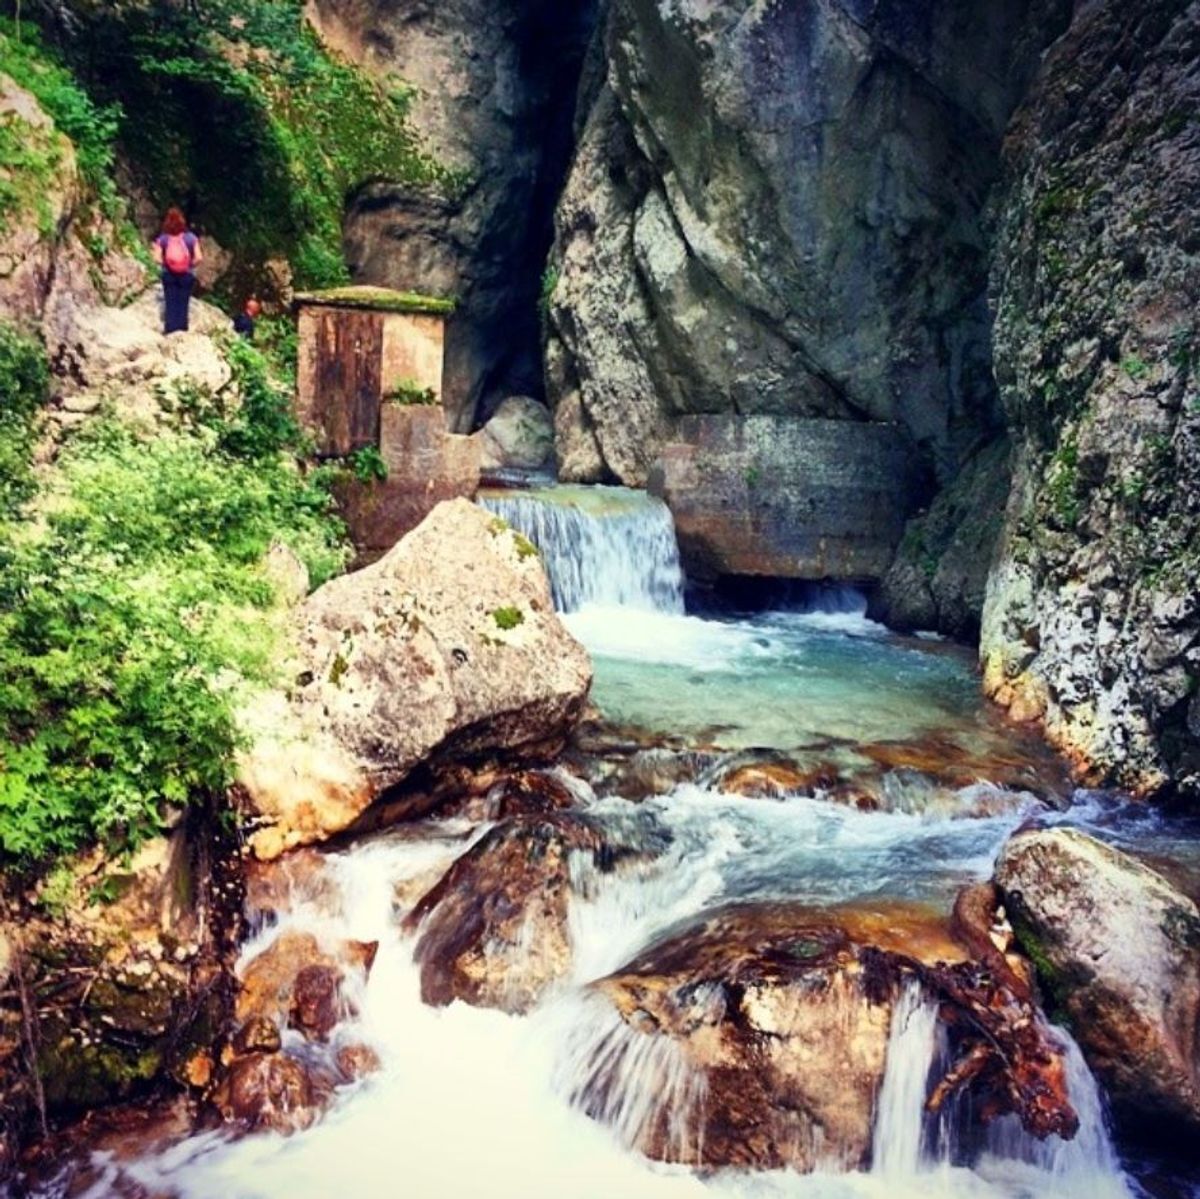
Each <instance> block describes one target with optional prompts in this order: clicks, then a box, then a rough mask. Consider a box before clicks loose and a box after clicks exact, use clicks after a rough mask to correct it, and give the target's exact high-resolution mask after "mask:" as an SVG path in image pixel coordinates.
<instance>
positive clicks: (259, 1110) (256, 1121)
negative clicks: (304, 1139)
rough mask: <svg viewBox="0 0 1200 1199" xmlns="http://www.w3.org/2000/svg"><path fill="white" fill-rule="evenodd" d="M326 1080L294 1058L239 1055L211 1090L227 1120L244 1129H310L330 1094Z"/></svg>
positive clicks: (215, 1101) (291, 1130) (271, 1055)
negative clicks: (240, 1056)
mask: <svg viewBox="0 0 1200 1199" xmlns="http://www.w3.org/2000/svg"><path fill="white" fill-rule="evenodd" d="M330 1090H331V1088H330V1086H329V1083H328V1080H327V1079H324V1078H319V1077H316V1076H314V1075H313V1074H311V1073H310V1071H309V1070H308V1069H307V1068H306V1067H305V1066H304V1065H303V1064H302V1063H301V1062H299V1061H297V1060H296V1059H295V1058H293V1057H289V1056H287V1055H286V1054H282V1053H272V1054H261V1053H255V1054H251V1055H250V1056H248V1057H242V1058H238V1059H237V1061H235V1062H234V1063H233V1065H232V1066H230V1068H229V1072H228V1074H226V1076H225V1078H224V1079H222V1081H221V1082H220V1083H219V1084H218V1086H217V1088H216V1090H215V1091H214V1092H213V1095H212V1105H213V1107H214V1108H215V1109H216V1111H217V1112H218V1113H219V1115H220V1117H221V1119H222V1120H224V1121H225V1122H226V1123H238V1124H241V1125H243V1126H245V1127H246V1128H247V1129H250V1130H253V1131H258V1130H262V1129H271V1130H272V1131H274V1132H283V1133H292V1132H299V1131H301V1130H302V1129H305V1128H309V1127H311V1126H312V1124H313V1123H314V1122H315V1121H316V1119H317V1117H318V1116H319V1115H320V1114H321V1111H322V1109H323V1108H324V1106H325V1104H326V1102H327V1101H328V1099H329V1094H330Z"/></svg>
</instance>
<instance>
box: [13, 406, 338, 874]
mask: <svg viewBox="0 0 1200 1199" xmlns="http://www.w3.org/2000/svg"><path fill="white" fill-rule="evenodd" d="M328 508H329V498H328V495H327V493H325V492H323V491H320V490H317V489H315V488H313V487H312V486H311V484H310V483H309V482H307V481H306V480H305V479H304V478H302V477H301V475H300V474H299V473H298V472H297V471H296V470H295V469H294V468H293V467H291V466H290V465H289V464H288V463H287V462H285V461H284V460H283V459H281V458H279V457H275V458H262V459H259V460H256V461H246V460H242V459H238V458H236V457H233V456H232V455H230V454H228V453H225V452H222V451H221V450H220V448H219V446H218V445H217V444H216V439H215V438H214V437H213V436H211V435H208V436H202V435H198V434H184V435H179V436H171V437H162V438H159V439H158V440H156V441H152V442H148V443H141V442H139V441H138V440H137V439H136V438H135V437H134V436H133V435H132V434H131V433H130V432H129V431H127V430H126V429H124V428H122V427H121V426H119V425H115V424H108V423H106V424H101V425H100V426H99V427H98V428H97V430H96V431H95V432H93V433H92V434H91V435H88V436H85V437H83V438H81V439H80V440H78V441H77V442H76V443H75V444H74V445H73V446H72V447H71V448H70V449H69V450H68V451H67V455H66V457H65V460H64V461H63V462H62V464H61V469H60V471H59V474H58V482H57V486H56V488H55V490H54V492H53V494H52V496H51V497H50V502H49V503H47V504H46V505H45V509H46V517H45V520H44V521H43V522H42V523H41V524H40V525H39V526H37V527H36V529H33V528H26V529H25V530H23V531H21V532H20V533H16V532H13V531H12V530H10V531H9V536H8V537H7V538H5V539H3V540H0V851H2V853H3V854H4V855H8V856H11V857H17V858H22V859H29V860H40V859H44V858H47V857H50V856H53V855H55V854H58V853H62V852H65V851H69V850H73V849H75V848H78V847H79V846H80V845H83V844H86V843H89V842H91V841H93V840H101V841H104V842H106V843H108V844H109V845H110V846H120V847H124V846H128V845H130V844H136V842H137V841H138V840H140V839H141V838H142V837H144V836H146V835H148V834H149V833H151V832H153V831H154V830H155V829H156V828H157V827H158V824H159V819H160V813H161V811H162V806H163V805H164V804H177V805H182V804H185V803H187V802H188V801H189V799H191V798H192V797H194V796H196V795H197V794H199V793H211V792H215V791H218V790H219V789H221V788H223V787H224V786H225V785H226V784H227V783H228V782H229V772H230V762H231V761H232V755H233V752H234V749H235V747H236V735H235V729H234V723H233V716H232V712H233V704H234V701H235V699H236V696H237V694H238V693H239V691H240V690H241V689H242V688H244V687H245V686H247V685H248V684H253V683H256V682H258V683H261V682H266V681H268V680H269V679H270V675H271V654H272V649H273V646H274V645H275V641H276V637H275V633H276V628H277V624H278V609H277V607H276V603H275V590H274V587H273V585H272V583H271V582H270V580H269V578H268V577H267V575H266V574H265V573H264V570H263V566H262V562H263V558H264V555H265V554H266V552H267V550H268V549H269V548H270V546H271V545H272V544H273V543H274V542H276V541H283V542H285V543H286V544H288V545H289V546H290V547H291V548H292V549H293V550H294V551H295V552H296V553H297V554H298V555H299V556H300V557H301V559H302V560H304V562H305V564H306V565H307V566H308V568H309V570H310V572H311V576H312V578H313V579H314V580H315V581H318V582H319V581H320V580H322V579H323V578H325V577H327V576H328V575H329V574H330V573H332V572H333V571H335V570H336V569H338V568H339V566H340V565H341V563H342V561H343V560H344V559H343V555H342V552H341V548H340V544H339V540H338V530H337V527H336V526H335V525H334V523H333V522H332V521H331V519H330V518H329V517H328V515H327V512H328Z"/></svg>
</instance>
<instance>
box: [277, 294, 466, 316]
mask: <svg viewBox="0 0 1200 1199" xmlns="http://www.w3.org/2000/svg"><path fill="white" fill-rule="evenodd" d="M295 304H296V306H297V307H302V306H303V305H305V304H309V305H316V306H319V307H325V308H366V309H370V310H371V311H374V312H409V313H418V314H425V315H430V316H449V315H450V314H451V313H452V312H453V311H454V310H455V308H456V307H457V301H455V300H452V299H445V298H444V297H441V296H423V295H420V294H418V293H417V292H414V291H393V290H392V289H391V288H387V287H329V288H325V289H323V290H321V291H305V292H299V293H297V295H296V299H295Z"/></svg>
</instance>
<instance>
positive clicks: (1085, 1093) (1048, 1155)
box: [978, 1029, 1130, 1199]
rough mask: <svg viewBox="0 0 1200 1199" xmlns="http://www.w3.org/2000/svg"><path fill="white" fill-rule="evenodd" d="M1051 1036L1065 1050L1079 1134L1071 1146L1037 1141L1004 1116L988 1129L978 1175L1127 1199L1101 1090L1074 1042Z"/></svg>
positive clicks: (1089, 1198)
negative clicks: (1033, 1178) (1025, 1177)
mask: <svg viewBox="0 0 1200 1199" xmlns="http://www.w3.org/2000/svg"><path fill="white" fill-rule="evenodd" d="M1055 1031H1056V1033H1057V1035H1058V1036H1059V1038H1060V1039H1061V1040H1062V1041H1063V1043H1064V1045H1065V1047H1066V1064H1067V1088H1068V1093H1069V1094H1070V1096H1071V1102H1072V1104H1074V1107H1075V1112H1076V1114H1077V1115H1078V1116H1079V1132H1078V1133H1076V1134H1075V1137H1074V1139H1073V1140H1070V1141H1064V1140H1061V1139H1060V1138H1058V1137H1047V1138H1046V1140H1044V1141H1039V1140H1037V1138H1035V1137H1032V1136H1030V1135H1029V1133H1027V1132H1026V1131H1025V1130H1024V1129H1023V1128H1022V1127H1021V1123H1020V1121H1019V1120H1018V1119H1017V1118H1016V1117H1015V1116H1005V1117H1003V1119H1000V1120H996V1121H994V1122H993V1123H992V1124H991V1125H990V1127H989V1128H988V1131H987V1138H986V1142H985V1147H984V1156H983V1158H982V1159H981V1161H980V1163H979V1166H978V1169H979V1172H980V1173H981V1174H983V1175H984V1176H985V1177H989V1178H992V1177H995V1178H998V1179H1002V1180H1004V1181H1009V1180H1012V1179H1013V1178H1014V1176H1020V1175H1022V1174H1031V1175H1040V1176H1041V1177H1042V1178H1046V1177H1047V1176H1048V1177H1049V1179H1050V1180H1052V1187H1051V1188H1047V1190H1050V1189H1052V1190H1053V1193H1054V1194H1055V1195H1061V1196H1064V1197H1067V1196H1070V1197H1071V1199H1130V1190H1129V1187H1128V1186H1127V1185H1126V1183H1125V1180H1124V1178H1123V1176H1122V1174H1121V1165H1120V1159H1119V1158H1118V1157H1117V1151H1116V1150H1115V1149H1114V1148H1113V1144H1112V1140H1111V1138H1110V1137H1109V1135H1108V1127H1107V1125H1106V1122H1105V1117H1104V1102H1103V1099H1102V1098H1101V1095H1100V1088H1099V1087H1098V1086H1097V1085H1096V1080H1095V1078H1093V1077H1092V1072H1091V1071H1090V1070H1089V1069H1088V1066H1087V1063H1086V1062H1085V1061H1084V1060H1083V1053H1082V1051H1081V1050H1080V1048H1079V1046H1078V1045H1077V1044H1076V1043H1075V1041H1074V1039H1073V1038H1072V1037H1071V1036H1070V1035H1069V1034H1068V1033H1066V1032H1065V1031H1064V1030H1062V1029H1056V1030H1055Z"/></svg>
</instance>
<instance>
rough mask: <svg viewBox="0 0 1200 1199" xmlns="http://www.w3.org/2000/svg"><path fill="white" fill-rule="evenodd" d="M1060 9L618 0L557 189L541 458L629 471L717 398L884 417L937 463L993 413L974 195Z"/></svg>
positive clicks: (753, 405) (632, 476) (752, 408)
mask: <svg viewBox="0 0 1200 1199" xmlns="http://www.w3.org/2000/svg"><path fill="white" fill-rule="evenodd" d="M1064 9H1065V6H1064V5H1061V4H1056V3H1029V2H1026V0H1018V2H1009V3H1003V4H992V5H987V6H968V7H966V8H964V6H962V5H956V4H946V3H919V4H915V5H914V4H912V3H905V4H900V3H888V2H883V3H857V2H853V3H852V2H848V0H821V2H820V3H813V4H803V5H795V4H773V5H764V4H754V3H749V2H748V0H722V2H719V3H715V4H714V3H698V2H691V0H679V2H677V3H673V4H669V5H662V4H657V3H652V2H651V0H614V2H613V3H612V5H611V9H610V12H609V14H608V20H607V25H606V28H605V31H604V50H605V57H606V61H607V73H606V76H605V78H604V81H603V85H602V86H601V88H600V90H599V92H598V94H597V95H596V97H595V99H594V100H593V101H592V102H591V104H590V107H589V109H588V110H587V112H586V117H585V121H584V124H583V129H582V134H581V142H580V146H579V150H578V154H577V156H576V160H575V164H574V167H573V169H572V172H571V175H570V179H569V181H568V183H567V187H566V192H565V195H564V197H563V199H562V201H561V203H560V205H559V209H558V215H557V242H556V246H555V253H554V265H553V271H554V272H555V273H556V280H557V281H556V286H555V287H554V290H553V294H552V296H551V298H550V303H549V311H550V318H551V336H550V345H549V351H548V375H549V381H550V391H551V394H552V396H553V397H554V398H555V400H556V401H557V404H558V417H559V422H558V423H559V440H560V459H561V462H562V467H563V473H564V474H566V475H568V476H570V477H572V478H580V479H595V478H598V477H600V476H602V475H604V474H606V473H609V474H612V475H615V476H616V477H617V478H619V479H621V480H622V481H624V482H627V483H632V484H635V485H637V484H640V483H642V482H643V481H644V480H645V478H646V476H647V473H648V471H649V469H650V466H651V464H652V463H653V462H654V460H655V458H656V456H657V454H658V451H659V449H660V448H661V446H662V444H663V442H664V440H666V439H667V438H668V437H669V436H670V435H671V431H672V427H673V423H674V420H675V418H676V417H678V416H679V415H681V414H685V413H706V412H734V413H739V414H747V415H748V414H763V413H770V414H777V415H780V414H782V415H789V416H803V417H830V418H834V419H841V420H870V421H878V422H894V423H895V424H896V425H897V426H898V428H897V435H898V436H902V437H905V438H907V439H909V440H911V442H912V443H914V444H915V446H916V447H918V448H919V450H920V451H921V454H922V456H923V458H924V461H925V464H926V466H927V467H928V468H929V469H930V470H931V472H933V473H935V474H937V475H939V476H941V477H943V478H947V477H951V476H952V475H953V474H954V473H955V471H956V469H957V467H958V465H959V464H960V463H961V462H962V461H963V460H964V458H965V457H966V456H967V455H968V454H969V453H970V452H971V451H972V450H973V449H974V448H976V446H977V445H978V443H979V440H980V437H981V435H984V434H986V432H987V431H989V430H992V429H995V428H996V427H997V426H998V424H999V414H998V410H997V407H996V404H995V388H994V384H993V380H992V372H991V364H990V335H989V323H990V322H989V317H988V312H987V305H986V298H985V281H986V274H987V245H986V238H985V235H984V230H983V226H982V222H981V212H982V209H983V204H984V200H985V199H986V197H987V194H988V190H989V187H990V185H991V183H992V180H993V179H994V177H995V173H996V167H997V161H998V151H999V146H1000V140H1001V137H1002V134H1003V131H1004V129H1005V126H1006V124H1007V122H1008V118H1009V115H1010V113H1011V112H1012V109H1013V108H1014V106H1015V105H1016V103H1017V102H1018V100H1019V99H1020V97H1021V96H1022V94H1023V92H1024V90H1025V87H1026V86H1027V83H1028V80H1029V78H1030V75H1031V74H1032V72H1033V70H1034V69H1035V67H1036V65H1037V61H1038V55H1039V52H1040V50H1041V48H1042V47H1043V46H1044V45H1045V44H1046V42H1047V41H1048V40H1049V39H1050V37H1051V36H1053V34H1054V33H1055V32H1056V31H1057V30H1058V28H1059V27H1060V26H1061V23H1062V21H1063V19H1064V15H1065V13H1064ZM981 63H982V64H986V66H984V67H982V68H981V67H980V66H979V64H981Z"/></svg>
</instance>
